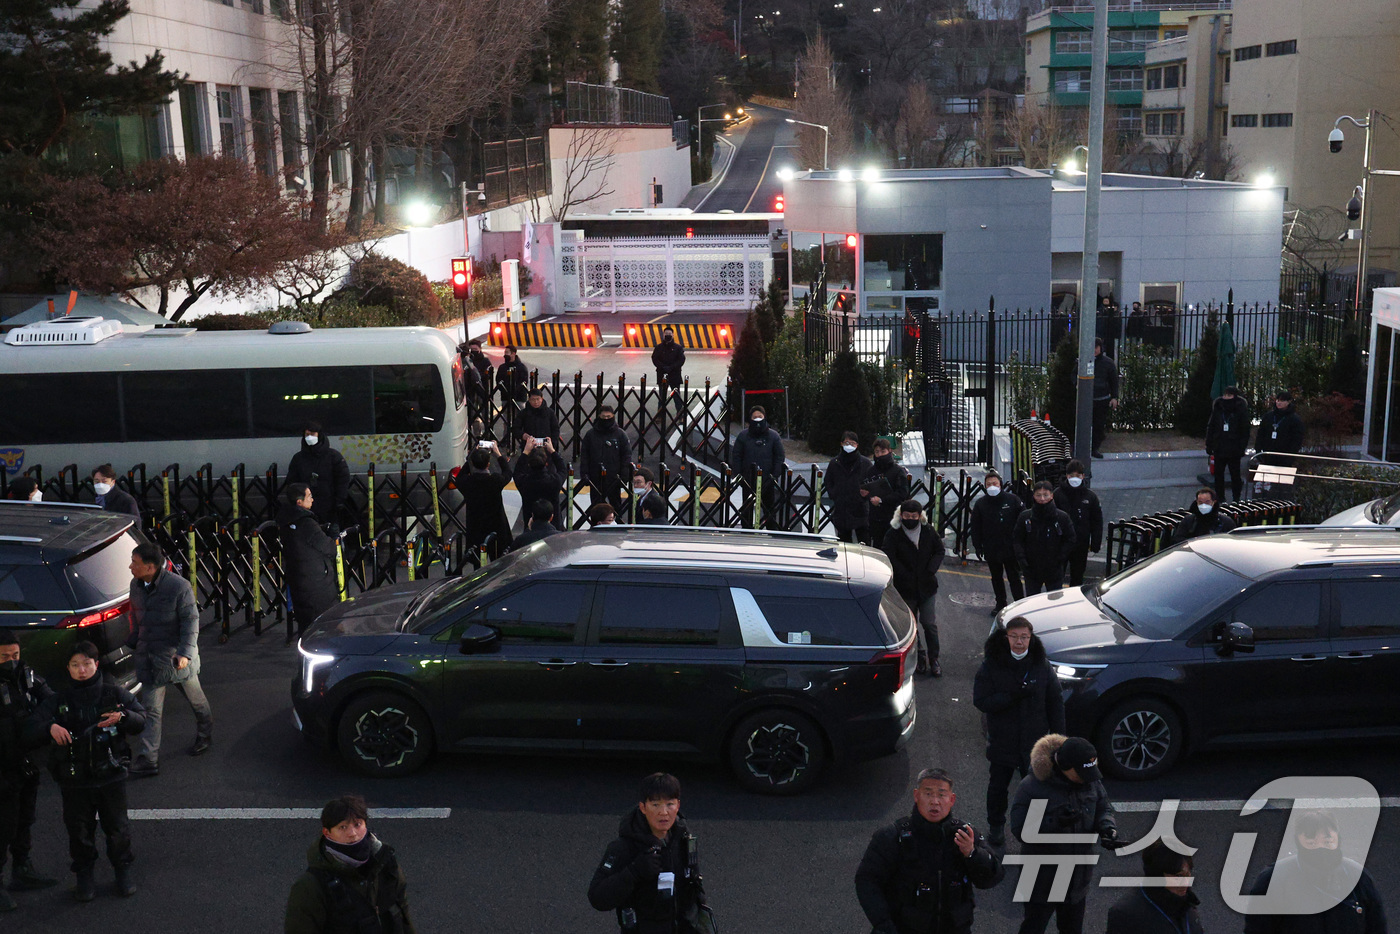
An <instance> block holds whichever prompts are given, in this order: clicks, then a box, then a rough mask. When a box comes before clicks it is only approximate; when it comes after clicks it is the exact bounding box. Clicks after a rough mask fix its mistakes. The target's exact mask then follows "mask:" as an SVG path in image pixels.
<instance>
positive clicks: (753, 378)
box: [729, 312, 769, 421]
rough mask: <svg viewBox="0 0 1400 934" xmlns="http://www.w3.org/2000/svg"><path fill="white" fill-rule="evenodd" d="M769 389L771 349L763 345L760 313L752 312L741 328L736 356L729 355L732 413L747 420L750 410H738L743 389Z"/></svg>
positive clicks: (740, 418) (736, 344)
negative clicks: (760, 331)
mask: <svg viewBox="0 0 1400 934" xmlns="http://www.w3.org/2000/svg"><path fill="white" fill-rule="evenodd" d="M767 388H769V386H768V350H767V348H766V347H764V345H763V336H762V335H761V334H760V333H759V330H758V322H757V316H756V315H754V314H753V312H750V313H749V316H748V318H746V319H745V320H744V327H743V329H742V330H741V331H739V340H738V342H737V343H735V345H734V356H732V357H730V358H729V411H730V414H731V415H737V416H738V418H739V420H740V421H745V420H747V419H748V413H747V412H740V411H739V408H740V407H741V405H742V403H741V402H740V399H741V398H742V393H741V391H743V390H750V389H767ZM765 408H767V407H766V406H765Z"/></svg>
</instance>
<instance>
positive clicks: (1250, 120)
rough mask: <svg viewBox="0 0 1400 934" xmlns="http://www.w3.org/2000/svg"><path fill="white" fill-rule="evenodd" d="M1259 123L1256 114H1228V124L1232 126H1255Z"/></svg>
mask: <svg viewBox="0 0 1400 934" xmlns="http://www.w3.org/2000/svg"><path fill="white" fill-rule="evenodd" d="M1258 125H1259V115H1258V114H1232V115H1231V116H1230V126H1234V127H1255V126H1258Z"/></svg>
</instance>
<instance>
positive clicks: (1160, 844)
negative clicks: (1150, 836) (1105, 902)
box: [1104, 839, 1205, 934]
mask: <svg viewBox="0 0 1400 934" xmlns="http://www.w3.org/2000/svg"><path fill="white" fill-rule="evenodd" d="M1195 862H1196V861H1195V860H1193V859H1192V858H1191V857H1190V856H1188V855H1185V854H1183V853H1178V852H1176V851H1175V850H1173V849H1172V848H1171V847H1169V846H1168V845H1167V843H1166V841H1165V840H1163V839H1158V840H1153V841H1152V842H1151V843H1149V844H1148V845H1147V849H1145V850H1143V851H1142V875H1143V878H1144V879H1149V880H1151V882H1149V883H1148V884H1146V885H1142V886H1139V887H1138V888H1136V889H1132V890H1130V891H1128V892H1125V893H1124V894H1123V897H1122V898H1120V899H1118V902H1117V904H1115V905H1114V906H1113V907H1112V908H1110V909H1108V927H1107V928H1106V929H1105V930H1104V934H1203V932H1204V931H1205V928H1203V927H1201V913H1200V910H1199V906H1200V904H1201V900H1200V899H1199V898H1197V897H1196V893H1195V892H1193V891H1191V884H1192V882H1193V879H1192V878H1191V874H1192V870H1193V869H1194V868H1195Z"/></svg>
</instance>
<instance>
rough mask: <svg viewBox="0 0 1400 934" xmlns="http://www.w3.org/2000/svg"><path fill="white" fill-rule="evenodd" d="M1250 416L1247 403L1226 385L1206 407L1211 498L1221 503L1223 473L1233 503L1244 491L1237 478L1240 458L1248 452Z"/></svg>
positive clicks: (1240, 478) (1242, 484)
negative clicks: (1212, 476)
mask: <svg viewBox="0 0 1400 934" xmlns="http://www.w3.org/2000/svg"><path fill="white" fill-rule="evenodd" d="M1251 419H1252V416H1251V414H1250V411H1249V403H1248V402H1245V401H1244V400H1243V399H1241V398H1240V396H1239V390H1237V389H1236V388H1235V387H1234V386H1226V387H1225V391H1224V392H1223V393H1221V395H1220V398H1219V399H1216V400H1215V402H1213V403H1212V404H1211V407H1210V420H1209V421H1208V422H1206V454H1207V455H1208V456H1210V457H1211V458H1213V459H1214V460H1213V462H1212V469H1213V472H1214V474H1215V498H1216V500H1217V501H1219V502H1222V503H1223V502H1225V471H1226V470H1227V469H1228V470H1229V471H1230V492H1231V493H1232V494H1234V497H1235V499H1236V500H1238V499H1239V498H1240V491H1241V490H1242V489H1243V488H1244V478H1243V477H1242V476H1241V475H1240V458H1242V457H1244V452H1245V451H1247V450H1248V449H1249V423H1250V421H1251Z"/></svg>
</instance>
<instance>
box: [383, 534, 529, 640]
mask: <svg viewBox="0 0 1400 934" xmlns="http://www.w3.org/2000/svg"><path fill="white" fill-rule="evenodd" d="M546 553H547V552H545V551H544V549H540V548H528V549H526V550H525V551H513V552H511V553H510V554H508V555H506V556H505V557H503V558H500V559H499V560H496V561H492V562H491V563H490V564H488V565H486V567H484V568H481V569H480V570H477V571H468V572H466V575H465V576H464V577H462V579H461V580H455V581H452V582H451V583H449V584H447V585H445V586H440V587H438V588H437V590H435V591H434V592H433V594H432V596H430V597H428V599H427V600H424V601H423V603H422V605H421V606H419V607H418V608H417V609H416V610H414V611H413V619H412V620H410V621H409V623H408V626H407V627H406V628H407V629H408V630H409V631H412V632H417V631H418V630H419V629H421V628H422V627H423V626H424V625H426V624H428V623H430V622H433V621H434V620H438V619H441V618H442V617H443V616H444V615H447V614H451V613H452V612H454V611H455V610H457V609H459V608H460V607H461V606H462V604H464V603H466V602H467V601H468V600H471V599H472V598H473V597H475V596H476V595H477V594H478V593H480V592H481V591H482V590H484V589H486V587H487V586H491V587H495V586H496V585H497V584H505V583H509V582H510V581H513V580H518V579H519V578H521V577H525V576H526V575H529V574H533V573H535V572H536V571H539V570H542V569H543V568H545V567H547V566H548V563H547V562H545V561H541V560H539V558H540V556H541V555H542V554H546ZM532 557H533V560H531V558H532Z"/></svg>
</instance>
